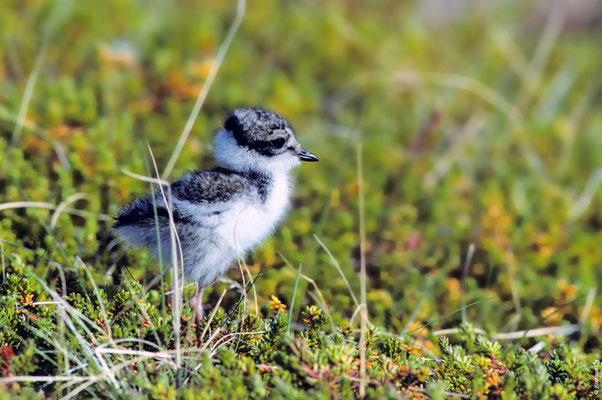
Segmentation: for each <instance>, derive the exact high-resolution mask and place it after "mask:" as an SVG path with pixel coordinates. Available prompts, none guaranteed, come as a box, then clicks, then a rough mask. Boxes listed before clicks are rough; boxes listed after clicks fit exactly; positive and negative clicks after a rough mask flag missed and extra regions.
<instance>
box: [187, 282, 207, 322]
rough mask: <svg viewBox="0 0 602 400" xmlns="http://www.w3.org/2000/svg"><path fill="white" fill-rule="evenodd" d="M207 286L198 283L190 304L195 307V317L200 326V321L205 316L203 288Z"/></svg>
mask: <svg viewBox="0 0 602 400" xmlns="http://www.w3.org/2000/svg"><path fill="white" fill-rule="evenodd" d="M204 289H205V288H204V287H201V286H199V285H197V287H196V290H195V292H194V295H193V296H192V299H191V300H190V305H191V306H192V308H193V309H194V319H195V322H196V324H197V326H198V324H199V322H200V321H201V319H203V317H204V316H205V312H204V311H203V290H204Z"/></svg>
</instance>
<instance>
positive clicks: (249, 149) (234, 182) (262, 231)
mask: <svg viewBox="0 0 602 400" xmlns="http://www.w3.org/2000/svg"><path fill="white" fill-rule="evenodd" d="M215 158H216V160H217V162H218V164H219V165H220V166H218V167H216V168H213V169H211V170H203V171H194V172H189V173H187V174H185V175H184V176H182V177H181V178H180V179H178V180H177V181H175V182H173V183H172V184H171V185H170V187H164V188H163V189H164V190H163V191H158V192H157V193H156V194H155V195H154V199H153V197H152V196H147V197H144V198H140V199H137V200H134V201H133V202H132V203H130V204H129V205H126V206H125V207H123V208H122V209H121V210H120V211H119V212H118V214H117V217H116V222H115V224H114V225H113V229H114V230H115V232H116V233H117V234H118V235H119V236H121V237H122V238H124V239H126V241H128V242H129V243H131V244H133V245H135V246H140V247H148V248H150V249H151V251H152V252H153V254H154V255H155V257H157V258H158V257H159V256H161V258H162V260H163V262H164V263H166V264H172V256H173V254H172V234H171V232H170V230H171V227H170V217H169V215H170V214H171V215H172V219H173V224H174V226H175V231H176V233H177V237H178V239H179V248H181V258H182V263H183V270H184V278H185V279H188V280H192V281H195V282H197V284H198V286H197V291H196V293H195V296H194V297H193V306H194V307H195V309H196V316H197V319H198V318H200V317H201V316H202V312H203V311H202V306H201V303H202V301H201V300H202V293H203V289H204V288H205V287H207V286H208V285H210V284H212V283H213V282H214V281H215V280H217V279H218V278H219V277H220V276H221V275H222V274H223V273H224V272H225V271H227V270H228V268H229V267H230V265H231V264H232V263H233V261H234V260H235V259H236V257H237V255H240V256H244V255H245V254H246V253H247V252H248V251H250V250H252V249H253V248H254V247H255V246H257V245H258V244H260V243H261V242H262V241H263V240H265V239H266V238H267V237H268V236H269V235H270V234H271V233H272V232H273V231H274V230H275V228H276V227H277V225H278V223H279V222H281V221H282V219H283V218H284V216H285V214H286V212H287V210H288V208H289V207H290V198H291V182H290V176H289V172H290V171H291V169H293V168H294V167H296V166H298V165H299V164H300V162H301V161H318V157H316V156H315V155H314V154H312V153H310V152H309V151H307V150H305V149H304V148H302V147H301V145H300V144H299V142H298V141H297V139H296V138H295V134H294V132H293V130H292V128H291V127H290V125H289V124H288V122H287V121H286V120H285V119H284V118H283V117H282V116H280V115H278V114H276V113H273V112H270V111H267V110H264V109H262V108H239V109H236V110H234V111H233V112H232V114H230V115H229V116H228V117H227V119H226V120H225V122H224V127H223V129H222V130H220V131H219V132H218V133H217V135H216V137H215ZM164 196H165V197H164ZM166 197H167V198H166ZM165 200H167V202H166V201H165ZM176 251H177V252H178V254H177V257H176V259H178V263H179V262H180V249H178V248H177V249H176ZM178 267H180V265H178Z"/></svg>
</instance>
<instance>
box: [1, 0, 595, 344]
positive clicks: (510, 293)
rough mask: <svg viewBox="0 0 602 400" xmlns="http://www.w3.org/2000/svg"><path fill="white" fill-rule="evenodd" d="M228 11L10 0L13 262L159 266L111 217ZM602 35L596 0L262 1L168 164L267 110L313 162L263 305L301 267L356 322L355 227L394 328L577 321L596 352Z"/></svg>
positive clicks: (4, 176) (263, 267) (315, 294)
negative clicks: (129, 246) (116, 236)
mask: <svg viewBox="0 0 602 400" xmlns="http://www.w3.org/2000/svg"><path fill="white" fill-rule="evenodd" d="M236 9H237V4H236V2H235V1H205V2H199V1H187V0H182V1H176V2H167V1H158V0H157V1H133V0H131V1H104V2H101V3H99V2H83V1H66V0H62V1H41V0H39V1H33V0H30V1H21V0H5V1H3V2H2V5H0V32H1V35H2V37H1V39H2V40H1V42H0V157H1V161H0V204H3V206H0V237H1V238H2V239H3V240H5V241H6V242H5V243H3V244H2V255H3V256H5V255H6V258H3V268H4V269H6V270H8V271H11V272H17V273H25V271H29V272H34V273H36V274H37V275H38V276H43V277H51V276H52V273H51V272H49V271H52V270H53V269H54V268H55V267H54V266H53V264H52V263H49V262H46V261H43V260H42V261H40V260H41V259H38V258H36V257H35V253H32V252H31V251H27V250H25V249H30V250H34V251H37V254H42V253H43V254H46V255H51V258H52V259H53V260H55V261H56V262H57V263H59V264H65V265H66V264H69V262H67V261H66V260H75V259H81V260H82V261H83V263H84V264H85V265H86V266H87V267H88V270H89V271H90V272H91V273H92V275H93V276H94V280H95V281H96V282H97V284H99V285H111V284H119V283H120V279H122V277H123V275H124V274H128V276H129V274H131V275H132V276H133V277H134V278H135V279H137V280H139V281H140V282H142V283H148V282H149V281H150V280H151V279H152V278H153V277H154V276H156V274H157V273H158V271H159V266H158V265H157V264H156V263H155V262H154V261H153V260H152V258H151V257H150V255H149V254H148V253H147V252H145V251H140V250H135V249H134V250H127V252H126V253H125V255H123V256H121V255H120V254H122V253H123V250H122V249H121V248H120V247H119V246H117V247H113V248H110V249H108V248H107V244H108V243H109V242H110V241H111V237H110V225H111V222H110V221H109V220H108V219H109V218H108V216H111V215H115V213H116V211H117V210H118V208H119V207H120V206H121V205H123V204H124V203H125V202H127V201H128V200H130V199H131V198H132V197H133V196H134V195H139V194H141V193H144V192H148V191H149V190H150V188H149V186H148V183H145V182H142V181H140V180H137V179H135V178H132V177H131V176H129V175H128V174H126V172H124V171H130V172H133V173H136V174H141V175H147V174H148V169H147V164H148V161H149V154H148V151H147V148H146V144H145V143H146V142H148V143H149V145H150V147H151V149H152V151H153V154H154V156H155V158H156V161H157V164H158V166H159V170H161V171H162V170H163V169H164V168H165V166H166V165H167V164H168V162H169V159H170V157H171V155H172V153H173V151H174V149H175V147H176V142H177V141H178V138H179V137H180V135H181V133H182V131H183V130H184V126H185V124H186V121H187V119H188V117H189V115H190V113H191V110H192V108H193V105H194V102H195V100H196V98H197V95H198V94H199V91H200V90H201V88H202V87H203V85H204V83H206V80H207V78H208V77H209V76H210V74H211V70H212V68H214V67H215V63H216V62H218V59H217V58H216V54H217V53H218V50H219V49H220V46H221V45H222V44H223V43H224V38H225V37H226V34H227V31H228V29H229V28H230V26H231V25H232V21H233V20H234V18H235V15H236ZM601 43H602V2H600V1H599V0H578V1H577V0H576V1H560V0H558V1H509V0H508V1H491V0H489V1H476V0H473V1H470V0H453V1H443V0H426V1H397V0H395V1H390V0H389V1H387V0H375V1H353V0H346V1H343V0H340V1H329V2H322V1H309V0H308V1H275V0H273V1H268V0H265V1H262V2H249V3H248V4H247V5H246V9H245V10H244V15H243V20H242V24H241V25H240V28H239V29H238V31H237V32H236V34H235V36H234V39H233V41H232V43H231V45H230V46H229V48H228V49H227V53H226V56H225V58H224V60H223V63H222V64H221V65H220V67H219V70H218V71H217V76H216V79H215V81H214V82H213V85H212V86H211V89H210V91H209V93H208V95H207V98H206V101H205V102H204V104H203V107H202V109H201V111H200V114H199V116H198V119H197V120H196V122H195V124H194V127H193V129H192V132H191V134H190V136H189V137H188V139H187V140H186V142H185V144H184V147H183V149H182V152H181V154H180V156H179V158H178V159H177V162H176V163H175V167H174V169H173V171H172V173H171V174H170V178H171V179H175V178H177V177H178V176H179V175H181V174H182V173H184V172H186V171H187V170H191V169H198V168H209V167H211V166H212V165H213V163H214V160H213V158H212V148H213V143H212V137H213V135H214V133H215V132H216V131H217V130H218V129H219V128H220V123H221V121H222V119H223V117H224V116H225V115H226V113H227V112H228V111H229V110H231V109H232V108H234V107H237V106H248V105H259V106H264V107H268V108H271V109H273V110H274V111H277V112H279V113H281V114H283V115H284V116H285V117H286V118H287V119H288V120H289V121H290V122H291V124H292V126H293V127H294V129H295V131H296V133H297V136H298V138H299V139H300V141H301V142H302V143H303V144H304V147H306V148H307V149H309V150H310V151H312V152H314V153H316V154H317V155H318V156H319V157H320V160H321V161H320V163H317V164H312V165H304V166H303V167H302V168H300V169H299V170H298V171H297V172H296V178H295V179H296V185H295V188H296V189H295V190H296V191H295V200H294V206H293V209H292V210H291V213H290V215H289V217H288V218H287V220H286V221H285V222H284V224H283V226H282V227H281V228H280V229H279V231H278V232H277V234H276V235H275V236H274V237H273V238H271V239H270V240H268V241H267V242H266V243H265V244H264V245H263V246H261V247H260V248H259V249H258V251H257V252H256V253H255V254H253V255H252V256H250V257H249V258H248V259H247V264H248V266H249V270H250V272H251V274H252V275H253V276H255V275H257V274H258V273H260V272H261V275H260V276H259V278H258V279H257V280H256V283H255V290H256V293H257V296H258V300H257V304H258V305H259V307H260V308H261V307H265V305H266V304H267V302H268V301H269V298H270V296H271V295H275V296H277V297H278V298H279V299H280V300H282V301H283V302H284V303H286V304H289V305H290V299H291V297H292V292H293V288H294V282H295V279H296V276H297V271H298V267H299V265H302V273H303V274H304V275H305V276H306V277H307V278H309V279H311V280H313V281H314V284H312V283H311V282H310V281H308V280H306V279H301V280H300V284H299V290H298V292H297V300H296V301H297V305H296V308H297V310H298V307H300V306H299V304H322V305H324V304H325V306H326V307H327V308H328V311H329V313H330V314H331V316H332V318H333V319H334V320H335V322H336V323H337V324H343V323H346V322H347V323H348V322H349V319H350V318H351V316H352V314H353V312H354V310H355V309H356V306H355V304H354V302H353V298H352V296H351V295H350V292H349V289H348V288H347V283H346V281H347V282H348V283H349V285H350V286H351V289H352V291H353V292H354V294H355V296H357V297H359V293H360V280H359V269H360V264H361V259H362V257H361V254H362V252H361V243H362V236H363V234H362V232H364V233H365V262H366V269H367V283H366V287H367V299H368V312H369V318H370V321H371V322H372V323H374V324H376V325H378V326H381V327H382V329H384V330H387V331H390V332H395V333H400V332H404V331H408V330H411V329H414V328H416V327H419V326H422V325H424V324H427V323H430V324H431V325H430V326H429V329H444V328H453V327H457V326H458V325H459V324H460V323H461V322H462V321H467V322H470V323H472V324H474V325H475V326H477V327H479V328H482V329H486V330H490V331H494V332H508V331H513V330H517V329H532V328H537V327H545V326H558V325H568V324H576V323H582V324H584V325H585V328H584V329H585V332H586V334H585V335H582V336H581V338H580V340H581V342H582V344H583V345H584V346H585V347H586V349H590V350H591V349H593V348H597V349H598V350H599V349H600V343H599V337H600V336H599V334H600V328H601V324H602V308H601V301H600V300H601V299H602V294H601V293H600V290H599V289H600V288H599V282H601V281H602V246H601V243H602V230H601V228H602V190H601V189H600V184H601V183H602V151H601V149H602V107H601V106H602V84H601V82H602V80H601V79H600V76H601V72H602V51H601V50H602V47H601ZM362 198H363V201H360V199H362ZM15 202H35V204H32V203H27V204H19V203H15ZM40 204H45V206H44V205H40ZM59 204H64V205H65V207H64V212H60V213H56V212H55V209H52V207H50V206H48V205H55V206H56V205H59ZM49 208H50V209H49ZM361 210H363V211H364V214H365V215H364V217H365V218H364V220H365V223H364V222H362V223H360V211H361ZM61 211H62V210H61ZM53 216H54V217H55V218H53ZM54 240H56V241H58V242H59V243H61V244H62V247H61V250H60V251H59V250H58V248H57V246H56V243H55V241H54ZM320 241H321V242H322V244H321V243H320ZM7 242H10V243H14V244H16V245H9V244H7ZM19 246H22V247H19ZM24 248H25V249H24ZM326 249H328V252H330V253H331V254H332V257H331V256H329V254H328V252H327V251H326ZM9 259H20V260H21V261H22V263H19V264H18V265H16V264H15V263H11V261H5V260H9ZM335 263H336V264H338V265H339V266H340V268H341V270H342V271H343V274H344V275H345V279H343V278H342V277H341V274H340V273H339V272H338V270H337V268H336V267H335ZM72 268H73V270H74V271H75V272H77V270H78V268H79V269H81V267H78V266H73V267H72ZM124 271H125V272H124ZM48 279H49V283H51V280H50V278H48ZM228 279H229V280H232V281H240V279H241V277H240V272H239V271H238V270H237V269H235V270H232V271H231V273H229V275H228ZM228 279H226V280H225V281H224V282H220V283H218V284H217V285H215V286H214V287H213V288H212V289H211V290H210V292H209V294H207V295H206V297H207V299H206V300H205V301H206V302H207V303H212V302H213V303H215V301H216V300H217V298H218V297H219V294H220V293H221V291H222V289H223V288H227V287H229V285H230V281H229V280H228ZM166 287H167V286H166ZM189 290H192V288H190V289H189ZM157 293H158V292H157ZM157 295H158V294H157ZM238 296H239V294H238V293H237V292H236V290H232V291H230V292H229V294H228V297H227V298H226V300H225V302H224V303H223V304H224V305H225V308H227V307H228V306H231V305H232V304H234V302H235V301H236V300H237V299H238ZM250 306H251V307H252V308H253V307H254V304H250ZM293 311H294V312H295V315H296V314H297V311H296V310H293Z"/></svg>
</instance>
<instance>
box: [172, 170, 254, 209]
mask: <svg viewBox="0 0 602 400" xmlns="http://www.w3.org/2000/svg"><path fill="white" fill-rule="evenodd" d="M244 188H245V178H244V177H242V176H240V175H238V174H237V173H235V172H234V171H231V170H228V169H226V168H215V169H212V170H209V171H194V172H190V173H188V174H186V175H184V176H183V177H182V178H180V179H178V180H177V181H175V182H174V183H172V185H171V191H172V194H173V195H174V196H175V197H176V198H177V199H179V200H183V201H188V202H190V203H195V204H198V203H211V204H216V203H225V202H228V201H230V200H232V199H233V198H235V197H237V196H238V195H240V194H241V193H242V192H243V191H244Z"/></svg>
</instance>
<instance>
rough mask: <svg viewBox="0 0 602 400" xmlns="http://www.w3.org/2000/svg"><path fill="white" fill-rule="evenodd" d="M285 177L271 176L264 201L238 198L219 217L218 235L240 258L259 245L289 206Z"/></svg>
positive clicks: (282, 175) (288, 189)
mask: <svg viewBox="0 0 602 400" xmlns="http://www.w3.org/2000/svg"><path fill="white" fill-rule="evenodd" d="M290 190H291V188H290V182H289V177H288V174H278V175H276V176H274V178H273V182H272V185H271V187H270V189H269V191H268V196H267V197H266V199H265V201H258V199H256V200H255V201H248V199H242V200H240V201H237V202H236V203H235V204H233V206H232V209H231V210H230V211H228V213H227V215H223V220H222V224H221V226H220V228H219V233H218V234H219V236H220V237H221V238H222V239H224V240H225V241H226V242H228V243H229V245H230V246H231V247H232V248H233V249H235V250H236V251H237V252H238V253H239V254H240V255H242V254H244V253H246V252H247V251H248V250H250V249H252V248H253V247H255V246H257V245H258V244H260V243H261V242H262V241H263V240H265V239H266V238H267V236H268V235H270V234H271V233H272V232H273V231H274V229H275V228H276V227H277V225H278V223H279V222H280V221H281V220H282V218H283V217H284V215H285V214H286V212H287V210H288V208H289V204H290Z"/></svg>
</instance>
